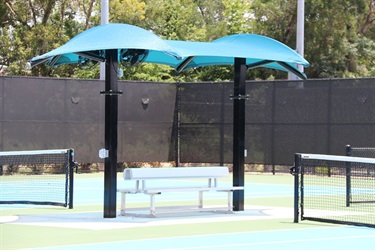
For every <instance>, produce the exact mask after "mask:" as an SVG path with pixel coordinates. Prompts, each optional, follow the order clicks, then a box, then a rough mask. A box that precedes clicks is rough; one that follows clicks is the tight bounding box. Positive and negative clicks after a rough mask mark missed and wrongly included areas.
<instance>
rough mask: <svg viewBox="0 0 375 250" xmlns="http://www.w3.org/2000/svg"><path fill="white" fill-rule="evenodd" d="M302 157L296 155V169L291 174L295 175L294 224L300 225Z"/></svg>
mask: <svg viewBox="0 0 375 250" xmlns="http://www.w3.org/2000/svg"><path fill="white" fill-rule="evenodd" d="M300 161H301V159H300V155H299V154H294V167H293V168H292V169H291V174H292V175H294V221H293V222H294V223H298V219H299V218H298V216H299V176H298V175H299V168H300Z"/></svg>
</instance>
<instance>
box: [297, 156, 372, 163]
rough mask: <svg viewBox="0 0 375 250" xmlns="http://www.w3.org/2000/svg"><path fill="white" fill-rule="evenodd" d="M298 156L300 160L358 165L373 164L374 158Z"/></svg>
mask: <svg viewBox="0 0 375 250" xmlns="http://www.w3.org/2000/svg"><path fill="white" fill-rule="evenodd" d="M298 155H300V157H301V159H311V160H327V161H342V162H360V163H370V164H375V158H365V157H352V156H341V155H323V154H298Z"/></svg>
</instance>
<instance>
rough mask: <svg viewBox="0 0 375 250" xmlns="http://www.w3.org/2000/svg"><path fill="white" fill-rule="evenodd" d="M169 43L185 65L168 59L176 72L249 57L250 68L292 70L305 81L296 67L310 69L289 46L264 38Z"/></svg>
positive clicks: (227, 37)
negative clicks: (301, 66)
mask: <svg viewBox="0 0 375 250" xmlns="http://www.w3.org/2000/svg"><path fill="white" fill-rule="evenodd" d="M166 42H167V43H168V44H169V45H170V46H171V47H173V48H174V49H175V51H177V52H178V53H179V54H180V55H181V56H182V57H183V58H184V59H183V61H182V62H181V60H173V58H171V59H169V58H168V59H169V60H170V64H169V65H170V66H172V67H174V68H175V69H176V70H177V71H182V70H185V69H190V68H196V67H203V66H211V65H233V64H234V58H246V64H247V66H248V68H256V67H267V68H272V69H277V70H283V71H291V72H292V73H294V74H296V75H298V76H299V77H301V78H306V76H305V75H304V74H303V73H302V72H300V71H299V70H298V69H297V68H296V67H295V65H303V66H305V67H308V66H309V63H308V62H307V61H306V60H305V59H304V58H303V57H301V56H300V55H299V54H298V53H297V52H295V51H294V50H292V49H291V48H289V47H288V46H286V45H284V44H283V43H280V42H278V41H276V40H274V39H271V38H268V37H265V36H261V35H255V34H239V35H231V36H225V37H222V38H219V39H217V40H214V41H212V42H210V43H204V42H184V41H166ZM152 59H153V62H156V61H157V59H156V58H148V60H149V61H151V60H152ZM165 59H167V58H165Z"/></svg>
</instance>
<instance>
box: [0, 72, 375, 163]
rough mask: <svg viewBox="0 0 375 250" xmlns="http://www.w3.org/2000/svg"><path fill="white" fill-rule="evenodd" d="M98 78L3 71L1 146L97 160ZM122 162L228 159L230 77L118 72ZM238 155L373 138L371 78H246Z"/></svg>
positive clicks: (289, 153)
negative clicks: (190, 78) (66, 151)
mask: <svg viewBox="0 0 375 250" xmlns="http://www.w3.org/2000/svg"><path fill="white" fill-rule="evenodd" d="M103 89H104V82H102V81H98V80H79V79H51V78H24V77H0V151H9V150H11V151H19V150H40V149H56V148H74V149H75V152H76V160H77V161H78V162H88V163H89V162H101V159H100V158H99V157H98V150H99V149H101V148H103V147H104V96H101V95H100V94H99V93H100V91H101V90H103ZM119 90H121V91H123V94H122V95H121V96H119V121H118V129H119V132H118V136H119V138H118V143H119V146H118V160H119V162H131V161H134V162H164V161H177V163H178V162H181V163H215V164H226V163H232V160H233V159H232V157H233V156H232V141H233V138H232V134H233V124H232V123H233V104H232V103H233V101H232V100H231V99H230V96H231V95H232V94H233V83H231V82H219V83H207V82H206V83H177V84H173V83H154V82H127V81H126V82H123V81H120V82H119ZM246 90H247V94H248V95H249V100H247V101H246V117H245V118H246V119H245V120H246V124H245V128H246V131H245V148H246V149H247V157H246V158H245V163H249V164H250V163H254V164H266V165H292V164H293V161H294V154H295V153H315V154H338V155H345V145H348V144H350V145H355V146H356V147H374V145H375V79H322V80H307V81H248V82H247V83H246Z"/></svg>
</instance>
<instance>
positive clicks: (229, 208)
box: [228, 191, 233, 212]
mask: <svg viewBox="0 0 375 250" xmlns="http://www.w3.org/2000/svg"><path fill="white" fill-rule="evenodd" d="M228 211H230V212H233V191H229V192H228Z"/></svg>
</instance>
